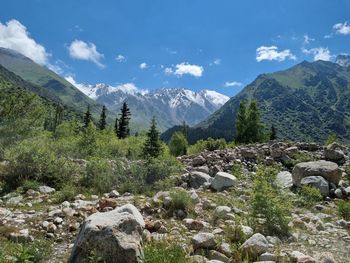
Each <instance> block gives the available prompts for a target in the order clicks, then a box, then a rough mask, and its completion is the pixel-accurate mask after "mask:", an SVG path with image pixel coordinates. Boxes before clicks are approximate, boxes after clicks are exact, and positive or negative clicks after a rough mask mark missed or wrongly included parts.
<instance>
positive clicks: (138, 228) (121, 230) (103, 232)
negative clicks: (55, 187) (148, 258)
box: [68, 204, 145, 263]
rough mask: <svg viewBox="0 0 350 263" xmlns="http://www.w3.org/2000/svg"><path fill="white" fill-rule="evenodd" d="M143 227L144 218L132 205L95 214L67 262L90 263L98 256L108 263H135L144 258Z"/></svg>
mask: <svg viewBox="0 0 350 263" xmlns="http://www.w3.org/2000/svg"><path fill="white" fill-rule="evenodd" d="M144 226H145V222H144V221H143V218H142V215H141V214H140V212H139V211H138V210H137V209H136V207H134V206H133V205H131V204H127V205H124V206H122V207H119V208H116V209H114V210H112V211H110V212H106V213H96V214H93V215H91V216H89V217H88V218H86V219H85V221H84V223H83V225H82V227H81V229H80V232H79V234H78V237H77V239H76V241H75V244H74V247H73V250H72V253H71V255H70V257H69V260H68V262H69V263H76V262H89V261H88V260H89V257H90V256H91V255H96V256H98V257H100V258H102V259H103V260H104V261H105V262H116V263H117V262H131V263H136V262H138V261H139V260H140V259H141V258H142V257H143V248H142V246H141V236H142V231H143V228H144Z"/></svg>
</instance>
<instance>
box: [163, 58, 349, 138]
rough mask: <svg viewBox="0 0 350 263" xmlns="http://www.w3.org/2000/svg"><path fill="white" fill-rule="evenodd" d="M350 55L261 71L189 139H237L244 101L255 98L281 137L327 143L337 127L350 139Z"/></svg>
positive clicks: (190, 133)
mask: <svg viewBox="0 0 350 263" xmlns="http://www.w3.org/2000/svg"><path fill="white" fill-rule="evenodd" d="M348 58H349V57H344V56H341V57H338V58H337V60H336V61H337V63H332V62H326V61H316V62H312V63H309V62H306V61H304V62H302V63H300V64H298V65H296V66H294V67H292V68H289V69H287V70H284V71H279V72H276V73H271V74H262V75H260V76H258V77H257V78H256V79H255V80H254V81H253V82H252V83H251V84H249V85H248V86H246V87H245V88H244V89H243V90H242V91H241V92H240V93H239V94H237V95H236V96H235V97H233V98H231V99H230V100H229V101H228V102H227V103H226V104H225V105H224V106H223V107H222V108H220V109H219V110H218V111H216V112H215V113H213V114H212V115H211V116H209V117H208V118H207V119H206V120H205V121H203V122H201V123H199V124H198V125H196V126H195V127H194V128H191V129H190V130H189V138H190V141H191V142H194V141H196V140H198V139H202V138H208V137H214V138H221V137H222V138H225V139H227V140H232V139H233V138H234V131H235V127H234V124H235V118H236V114H237V109H238V106H239V103H240V101H242V100H253V99H254V100H257V102H258V104H259V107H260V109H261V112H262V120H263V122H264V124H265V127H266V128H267V129H270V127H271V125H275V127H276V128H277V130H278V134H277V135H278V137H279V138H281V139H290V140H294V141H298V140H301V141H316V142H323V141H324V140H325V139H326V138H327V137H328V135H329V134H330V133H332V132H336V133H337V134H338V135H339V136H340V137H341V139H342V140H343V141H345V142H350V99H349V98H350V67H347V66H346V65H348V64H347V63H346V59H348ZM342 65H345V66H342ZM169 136H170V135H169V134H168V135H167V137H169Z"/></svg>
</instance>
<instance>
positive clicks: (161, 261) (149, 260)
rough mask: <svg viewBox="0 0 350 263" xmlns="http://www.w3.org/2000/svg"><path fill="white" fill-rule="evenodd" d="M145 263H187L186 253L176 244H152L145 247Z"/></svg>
mask: <svg viewBox="0 0 350 263" xmlns="http://www.w3.org/2000/svg"><path fill="white" fill-rule="evenodd" d="M144 254H145V258H144V261H143V262H144V263H186V262H189V260H188V259H187V258H186V253H185V251H184V250H183V248H182V247H181V246H180V245H178V244H176V243H171V244H168V243H166V242H151V243H148V244H146V245H145V249H144Z"/></svg>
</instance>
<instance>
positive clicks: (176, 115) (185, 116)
mask: <svg viewBox="0 0 350 263" xmlns="http://www.w3.org/2000/svg"><path fill="white" fill-rule="evenodd" d="M77 87H78V88H79V89H80V90H81V91H82V92H83V93H85V94H86V95H87V96H89V97H90V98H92V99H94V100H96V102H98V103H100V104H104V105H106V106H107V108H108V109H110V110H111V111H119V109H120V107H121V105H122V103H123V102H124V101H126V102H127V103H128V104H129V107H130V109H131V113H132V124H133V126H134V128H136V129H138V128H143V129H144V128H145V127H148V125H149V123H150V120H151V118H152V117H153V116H155V117H156V118H157V121H158V125H159V127H160V129H161V130H165V129H167V128H170V127H172V126H173V125H176V124H181V123H182V122H183V121H186V123H187V124H189V125H194V124H197V123H198V122H200V121H202V120H204V119H205V118H206V117H208V116H209V115H210V114H211V113H213V112H214V111H216V110H217V109H218V108H220V107H221V106H222V105H224V104H225V102H226V101H228V100H229V97H227V96H225V95H222V94H220V93H218V92H215V91H210V90H202V91H199V92H194V91H191V90H187V89H181V88H174V89H159V90H156V91H151V92H146V91H140V90H138V89H137V88H136V87H135V86H133V84H124V85H120V86H117V87H113V86H109V85H105V84H97V85H81V84H79V85H77Z"/></svg>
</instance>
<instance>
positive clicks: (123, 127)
mask: <svg viewBox="0 0 350 263" xmlns="http://www.w3.org/2000/svg"><path fill="white" fill-rule="evenodd" d="M120 111H121V114H120V119H119V126H118V133H117V135H118V138H119V139H124V138H126V137H128V136H129V135H130V129H129V120H130V115H131V113H130V109H129V107H128V104H127V103H126V102H124V103H123V107H122V108H121V109H120Z"/></svg>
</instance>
